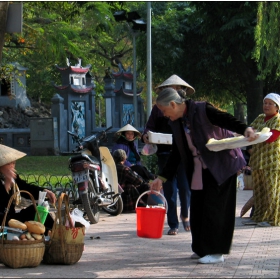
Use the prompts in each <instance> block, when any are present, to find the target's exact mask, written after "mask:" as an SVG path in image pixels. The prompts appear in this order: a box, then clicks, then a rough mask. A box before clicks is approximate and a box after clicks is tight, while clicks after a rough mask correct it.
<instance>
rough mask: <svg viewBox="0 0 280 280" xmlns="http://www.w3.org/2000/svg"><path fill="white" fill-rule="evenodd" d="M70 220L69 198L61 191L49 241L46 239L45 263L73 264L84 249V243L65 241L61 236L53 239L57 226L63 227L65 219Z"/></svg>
mask: <svg viewBox="0 0 280 280" xmlns="http://www.w3.org/2000/svg"><path fill="white" fill-rule="evenodd" d="M63 202H64V204H65V211H63V212H64V218H62V216H61V212H62V211H61V210H62V209H61V208H62V203H63ZM67 219H68V220H70V219H71V217H70V210H69V198H68V196H67V194H65V193H62V194H61V196H60V197H59V198H58V204H57V214H56V219H55V222H54V225H53V228H52V233H51V236H50V241H46V242H45V244H46V250H45V254H44V257H43V263H45V264H68V265H69V264H75V263H77V262H78V261H79V260H80V258H81V256H82V254H83V251H84V243H83V242H82V243H75V244H74V243H67V241H66V240H65V239H64V237H63V236H61V237H60V239H59V240H55V239H54V233H55V230H56V229H59V227H64V226H65V223H66V220H67Z"/></svg>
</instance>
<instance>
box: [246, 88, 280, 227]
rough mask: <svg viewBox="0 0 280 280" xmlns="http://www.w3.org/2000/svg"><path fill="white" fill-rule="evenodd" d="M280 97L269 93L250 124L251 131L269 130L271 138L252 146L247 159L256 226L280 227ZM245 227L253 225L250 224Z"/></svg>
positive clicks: (253, 219) (253, 217)
mask: <svg viewBox="0 0 280 280" xmlns="http://www.w3.org/2000/svg"><path fill="white" fill-rule="evenodd" d="M279 108H280V96H279V95H278V94H276V93H269V94H268V95H266V96H265V98H264V100H263V114H260V115H259V116H258V117H257V118H256V119H255V120H254V121H253V122H252V124H251V126H252V127H253V129H254V130H257V131H261V130H262V129H263V128H264V127H269V128H270V131H271V132H272V135H271V136H270V138H269V139H268V140H266V141H265V142H262V143H259V144H256V145H253V148H252V153H251V157H250V162H249V163H250V166H251V169H252V179H253V186H254V195H253V197H254V214H253V216H252V221H253V222H254V223H255V224H257V225H258V226H264V227H266V226H280V203H279V198H280V161H279V159H280V137H279V136H280V115H279ZM245 224H252V222H249V223H246V222H245Z"/></svg>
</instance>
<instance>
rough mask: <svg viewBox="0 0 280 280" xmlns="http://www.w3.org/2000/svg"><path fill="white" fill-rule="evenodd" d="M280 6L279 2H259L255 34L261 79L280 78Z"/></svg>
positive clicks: (256, 56) (255, 55) (256, 55)
mask: <svg viewBox="0 0 280 280" xmlns="http://www.w3.org/2000/svg"><path fill="white" fill-rule="evenodd" d="M279 12H280V4H279V2H277V1H276V2H267V1H263V2H258V21H257V26H256V32H255V39H256V48H255V52H254V58H255V59H256V61H257V62H258V67H259V71H260V76H259V77H260V78H261V79H265V78H267V77H268V76H271V75H272V76H273V77H274V78H275V79H279V76H280V65H279V60H280V37H279V29H280V18H279Z"/></svg>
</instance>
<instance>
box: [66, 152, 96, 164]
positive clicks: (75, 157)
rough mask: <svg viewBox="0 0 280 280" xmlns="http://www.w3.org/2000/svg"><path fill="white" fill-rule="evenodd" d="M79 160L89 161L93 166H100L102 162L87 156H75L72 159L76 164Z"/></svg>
mask: <svg viewBox="0 0 280 280" xmlns="http://www.w3.org/2000/svg"><path fill="white" fill-rule="evenodd" d="M79 160H87V161H89V162H90V163H92V164H98V165H99V164H100V161H99V160H98V159H97V158H96V157H94V156H89V155H85V154H80V155H77V156H73V157H71V159H70V161H71V162H75V161H79Z"/></svg>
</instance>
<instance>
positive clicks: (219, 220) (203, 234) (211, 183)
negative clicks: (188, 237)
mask: <svg viewBox="0 0 280 280" xmlns="http://www.w3.org/2000/svg"><path fill="white" fill-rule="evenodd" d="M202 179H203V190H192V191H191V205H190V224H191V233H192V250H193V252H195V253H196V254H198V255H199V256H200V257H204V256H205V255H210V254H228V253H229V251H230V247H231V243H232V237H233V231H234V224H235V208H236V175H233V176H231V177H230V178H229V179H227V180H226V181H225V182H224V183H223V184H222V185H220V186H219V185H218V184H217V182H216V180H215V179H214V177H213V176H212V174H211V173H210V172H209V170H208V169H203V171H202Z"/></svg>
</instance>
